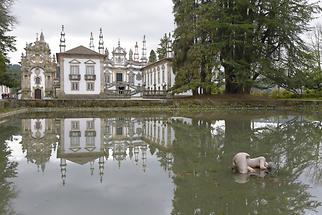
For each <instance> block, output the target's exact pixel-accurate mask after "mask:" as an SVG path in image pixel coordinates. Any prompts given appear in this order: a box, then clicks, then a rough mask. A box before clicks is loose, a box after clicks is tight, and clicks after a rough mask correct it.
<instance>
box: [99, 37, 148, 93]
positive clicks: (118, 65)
mask: <svg viewBox="0 0 322 215" xmlns="http://www.w3.org/2000/svg"><path fill="white" fill-rule="evenodd" d="M145 44H146V41H145V37H144V39H143V47H144V48H143V51H142V58H141V60H139V53H138V44H137V43H136V44H135V52H134V53H133V51H132V50H131V49H130V51H129V57H128V58H127V52H126V50H125V49H124V48H122V47H121V45H120V41H119V42H118V46H117V47H116V48H115V49H113V51H112V58H111V59H109V57H108V54H106V61H105V65H104V73H105V87H106V88H105V92H106V94H107V95H108V96H111V95H116V96H141V93H140V91H141V87H142V71H141V69H142V67H144V66H145V65H146V64H147V58H146V53H145V52H146V48H145ZM106 53H108V52H106Z"/></svg>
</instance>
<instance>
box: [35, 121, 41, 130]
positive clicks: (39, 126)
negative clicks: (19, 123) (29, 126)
mask: <svg viewBox="0 0 322 215" xmlns="http://www.w3.org/2000/svg"><path fill="white" fill-rule="evenodd" d="M41 127H42V126H41V122H39V121H37V122H36V124H35V129H36V130H40V129H41Z"/></svg>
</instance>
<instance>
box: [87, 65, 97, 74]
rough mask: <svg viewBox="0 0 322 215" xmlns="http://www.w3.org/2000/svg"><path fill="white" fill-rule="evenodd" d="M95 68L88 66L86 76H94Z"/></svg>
mask: <svg viewBox="0 0 322 215" xmlns="http://www.w3.org/2000/svg"><path fill="white" fill-rule="evenodd" d="M94 74H95V67H94V66H86V75H94Z"/></svg>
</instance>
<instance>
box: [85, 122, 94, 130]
mask: <svg viewBox="0 0 322 215" xmlns="http://www.w3.org/2000/svg"><path fill="white" fill-rule="evenodd" d="M86 129H87V130H90V129H94V120H90V121H87V122H86Z"/></svg>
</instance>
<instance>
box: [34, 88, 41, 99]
mask: <svg viewBox="0 0 322 215" xmlns="http://www.w3.org/2000/svg"><path fill="white" fill-rule="evenodd" d="M35 99H41V89H35Z"/></svg>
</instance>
